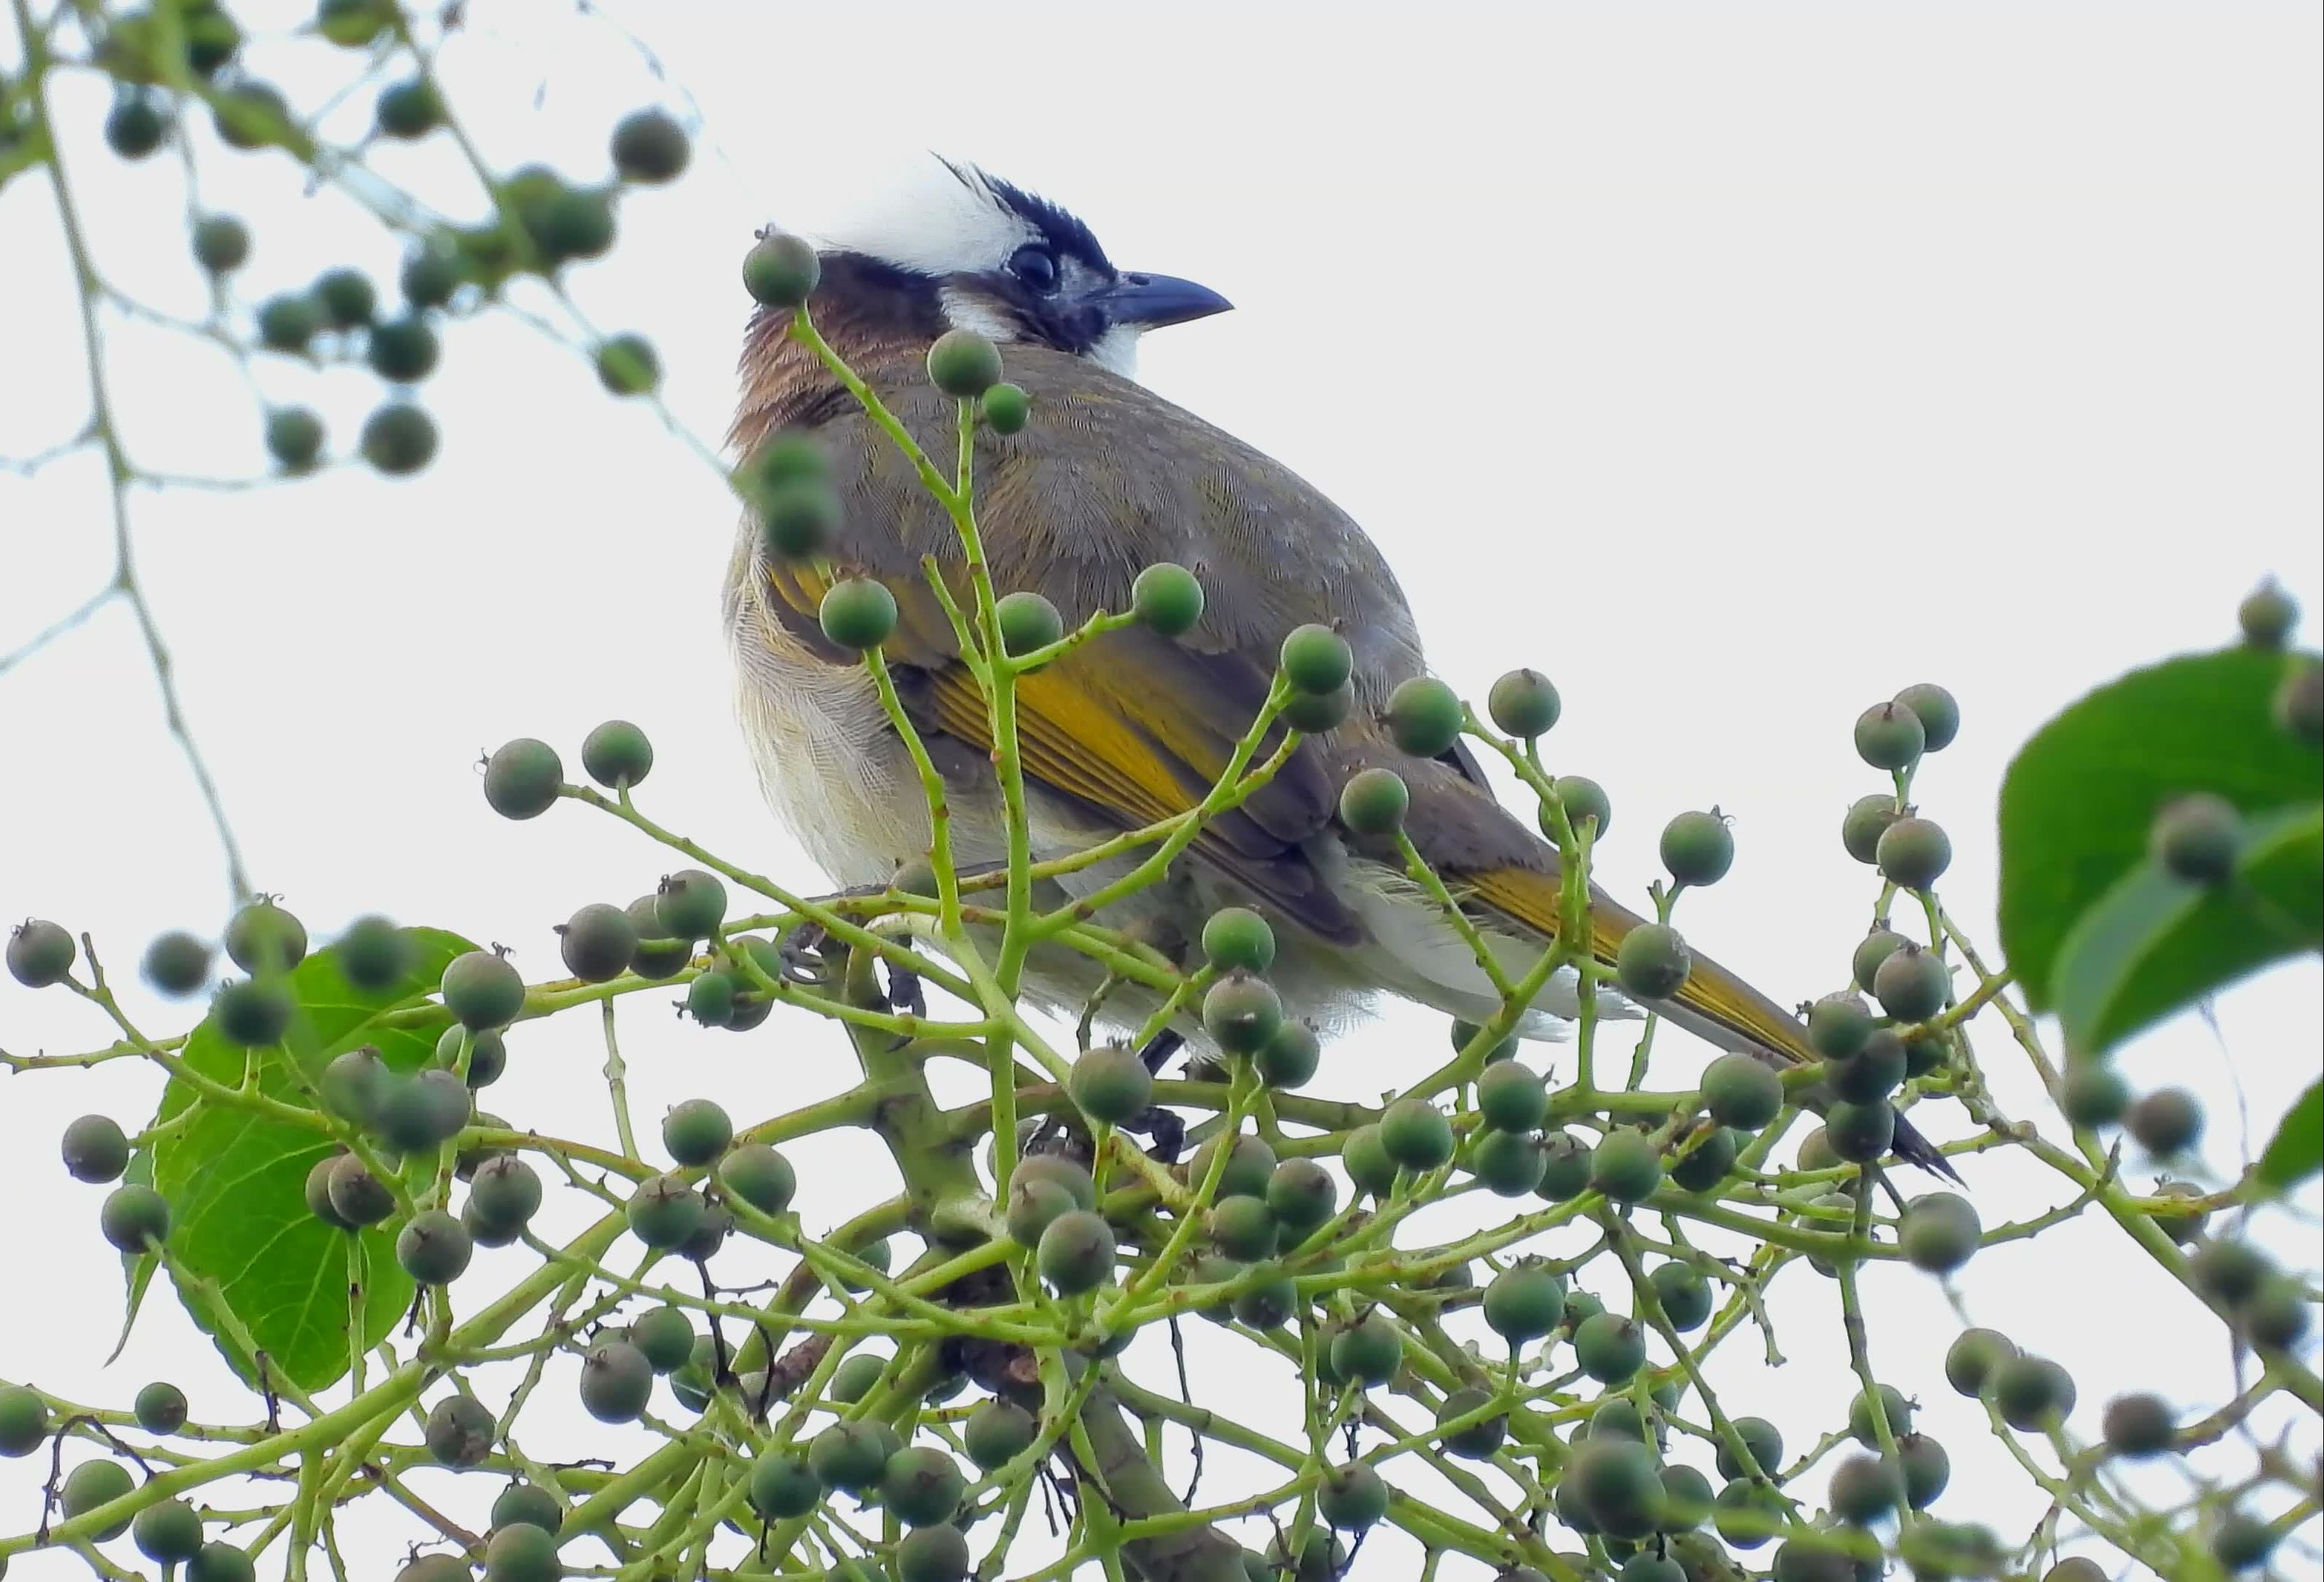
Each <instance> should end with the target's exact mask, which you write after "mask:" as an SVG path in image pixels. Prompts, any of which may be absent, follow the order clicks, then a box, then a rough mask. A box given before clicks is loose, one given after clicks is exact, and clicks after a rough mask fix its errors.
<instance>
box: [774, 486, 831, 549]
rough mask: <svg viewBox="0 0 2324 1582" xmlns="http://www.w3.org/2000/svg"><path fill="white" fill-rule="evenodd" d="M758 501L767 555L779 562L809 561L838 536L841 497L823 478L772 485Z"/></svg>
mask: <svg viewBox="0 0 2324 1582" xmlns="http://www.w3.org/2000/svg"><path fill="white" fill-rule="evenodd" d="M756 498H757V503H758V507H759V515H760V519H761V535H762V537H763V540H764V541H765V544H766V547H767V552H768V553H769V554H770V555H771V556H773V557H774V558H775V559H776V560H810V559H812V558H813V557H815V556H816V555H819V554H821V553H823V552H824V550H826V549H828V548H829V547H830V545H831V541H832V540H833V539H834V538H835V536H837V534H838V532H839V496H838V495H837V494H835V493H834V492H833V490H832V487H831V486H830V485H829V484H826V483H825V482H824V481H823V480H822V479H820V478H794V479H791V480H788V481H787V482H783V483H779V484H773V485H770V486H767V487H766V488H765V489H764V491H763V492H761V493H760V494H758V495H757V496H756Z"/></svg>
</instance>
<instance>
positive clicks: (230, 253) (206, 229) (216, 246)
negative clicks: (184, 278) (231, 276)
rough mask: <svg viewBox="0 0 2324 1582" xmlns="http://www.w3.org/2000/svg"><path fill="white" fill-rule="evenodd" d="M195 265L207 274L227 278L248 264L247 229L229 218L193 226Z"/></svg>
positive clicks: (201, 221) (219, 217) (210, 217)
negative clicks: (225, 276) (225, 275)
mask: <svg viewBox="0 0 2324 1582" xmlns="http://www.w3.org/2000/svg"><path fill="white" fill-rule="evenodd" d="M193 246H194V262H195V263H196V264H200V265H201V266H202V269H203V271H204V272H205V273H209V274H214V275H216V274H226V273H231V272H232V271H234V270H237V269H240V268H241V267H242V266H243V265H244V264H246V263H248V262H249V261H250V227H247V226H245V225H244V224H243V223H242V222H241V221H240V220H238V219H236V218H235V217H234V216H232V215H230V214H208V215H204V216H203V217H201V218H199V219H198V220H196V221H195V222H194V231H193Z"/></svg>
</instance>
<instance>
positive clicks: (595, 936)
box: [557, 901, 638, 984]
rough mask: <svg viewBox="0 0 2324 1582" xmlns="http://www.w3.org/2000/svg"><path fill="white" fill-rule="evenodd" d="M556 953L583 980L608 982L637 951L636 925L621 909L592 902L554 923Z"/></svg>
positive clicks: (597, 982) (627, 968)
mask: <svg viewBox="0 0 2324 1582" xmlns="http://www.w3.org/2000/svg"><path fill="white" fill-rule="evenodd" d="M557 952H558V958H560V959H561V960H563V962H564V963H565V970H566V971H567V972H569V973H571V974H572V975H573V976H575V977H577V978H579V979H580V980H581V981H582V982H583V983H585V984H602V983H611V982H612V981H613V979H615V978H617V977H619V976H622V974H623V973H625V972H627V971H628V970H629V969H630V962H631V961H632V959H633V958H635V957H636V955H637V953H638V926H637V924H635V923H633V922H632V921H630V914H629V912H628V911H627V910H625V909H624V908H622V907H618V906H613V905H611V904H609V903H607V902H602V901H594V902H590V903H589V904H588V905H586V906H585V907H583V908H582V909H581V910H580V911H576V912H575V913H574V914H573V915H572V916H571V917H570V918H568V919H567V920H566V921H564V922H562V923H559V924H558V927H557Z"/></svg>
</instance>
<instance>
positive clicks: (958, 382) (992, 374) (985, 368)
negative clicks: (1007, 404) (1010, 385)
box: [928, 329, 1001, 401]
mask: <svg viewBox="0 0 2324 1582" xmlns="http://www.w3.org/2000/svg"><path fill="white" fill-rule="evenodd" d="M928 383H930V384H934V385H935V386H936V388H937V389H938V390H941V391H943V392H944V393H945V394H946V395H950V396H954V397H957V398H958V399H960V400H963V401H973V400H974V399H975V398H976V397H978V396H980V395H982V394H983V393H985V392H986V391H988V390H990V389H991V388H992V387H993V386H994V385H995V384H1000V383H1001V348H1000V347H997V346H995V345H993V344H992V342H991V339H989V338H986V337H984V336H982V335H979V334H977V333H976V331H974V330H973V329H947V330H945V332H944V333H943V334H942V335H940V336H938V337H936V344H935V345H933V346H931V347H928Z"/></svg>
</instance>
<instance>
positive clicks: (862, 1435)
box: [807, 1419, 892, 1494]
mask: <svg viewBox="0 0 2324 1582" xmlns="http://www.w3.org/2000/svg"><path fill="white" fill-rule="evenodd" d="M885 1428H887V1425H886V1424H885V1423H872V1422H865V1421H862V1420H857V1419H842V1420H840V1421H838V1422H835V1423H834V1424H832V1425H831V1426H830V1427H829V1428H827V1429H824V1430H823V1431H822V1432H821V1433H819V1434H817V1435H816V1437H815V1438H814V1439H812V1440H811V1441H809V1442H808V1445H807V1466H808V1468H809V1469H810V1470H811V1471H812V1472H813V1473H814V1474H815V1476H816V1481H818V1482H820V1483H822V1484H824V1485H826V1486H828V1487H831V1488H835V1489H842V1490H844V1491H845V1492H847V1493H849V1494H862V1493H863V1492H864V1491H865V1490H867V1489H869V1488H871V1487H872V1486H874V1485H877V1484H878V1483H879V1481H880V1475H881V1472H883V1471H885V1470H886V1469H887V1466H888V1442H887V1439H886V1436H885V1435H884V1434H882V1433H881V1429H885ZM890 1431H892V1430H890Z"/></svg>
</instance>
